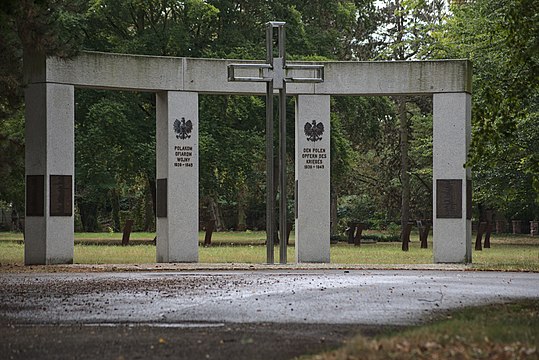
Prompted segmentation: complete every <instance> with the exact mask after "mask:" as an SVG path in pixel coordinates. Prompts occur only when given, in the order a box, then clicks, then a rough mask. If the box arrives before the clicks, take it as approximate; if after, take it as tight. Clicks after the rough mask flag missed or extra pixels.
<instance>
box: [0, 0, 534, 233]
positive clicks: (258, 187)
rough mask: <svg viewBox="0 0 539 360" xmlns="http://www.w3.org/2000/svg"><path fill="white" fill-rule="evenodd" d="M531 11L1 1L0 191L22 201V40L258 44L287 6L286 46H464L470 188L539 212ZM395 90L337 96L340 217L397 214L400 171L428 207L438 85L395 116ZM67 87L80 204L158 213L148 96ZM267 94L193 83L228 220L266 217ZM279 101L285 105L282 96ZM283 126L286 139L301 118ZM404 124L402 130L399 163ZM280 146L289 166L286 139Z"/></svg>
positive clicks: (393, 1)
mask: <svg viewBox="0 0 539 360" xmlns="http://www.w3.org/2000/svg"><path fill="white" fill-rule="evenodd" d="M538 14H539V9H538V3H537V1H533V0H511V1H508V0H494V1H487V0H476V1H473V2H458V3H456V2H455V3H453V5H452V7H451V12H450V11H449V9H448V8H447V6H446V4H445V2H444V1H441V0H387V1H385V0H384V1H381V2H380V1H379V2H374V1H372V0H355V1H351V0H337V1H325V0H314V1H313V0H300V1H289V0H275V1H271V2H267V1H245V0H243V1H232V0H185V1H180V0H148V1H141V0H74V1H73V0H70V1H67V0H39V1H37V0H21V1H16V2H14V1H11V2H10V1H4V2H2V3H1V5H0V160H1V161H0V176H1V177H2V181H1V182H0V200H3V201H5V202H7V203H13V204H15V205H16V207H17V208H21V207H22V206H23V205H24V204H23V203H24V193H23V179H24V169H23V165H24V160H23V159H24V156H23V155H24V136H23V128H24V124H23V109H22V85H21V84H22V58H23V55H25V56H31V55H32V54H33V53H35V52H37V53H44V54H50V55H57V56H62V57H68V56H72V55H73V54H76V52H77V51H78V50H79V49H80V48H83V49H86V50H95V51H107V52H119V53H133V54H150V55H164V56H192V57H219V58H242V59H262V58H265V23H266V22H267V21H270V20H283V21H286V22H287V56H288V57H289V59H295V60H312V61H319V60H370V59H398V60H406V59H427V58H432V57H434V58H442V57H444V58H447V57H449V58H470V59H471V60H472V61H473V63H474V78H473V82H474V83H473V86H474V96H473V101H474V104H473V143H472V151H471V157H470V162H469V164H470V165H471V166H473V170H474V172H473V173H474V184H475V185H474V187H475V192H474V200H475V201H477V202H480V203H482V204H483V205H484V206H485V207H492V208H495V209H497V210H498V212H499V213H501V214H503V215H504V216H505V217H508V218H509V217H520V218H523V219H524V218H530V219H531V218H538V217H539V204H538V203H539V169H538V167H539V155H538V154H539V150H538V145H537V144H538V143H539V142H538V138H537V135H536V133H537V132H536V131H531V130H530V129H535V128H537V127H538V125H539V124H538V121H539V120H538V115H537V111H538V105H537V104H538V99H539V91H538V88H537V86H538V84H539V79H538V74H539V71H538V67H539V60H538V56H539V55H538V54H539V40H538V39H539V37H538V36H539V35H538V34H539V29H538V27H539V20H538V16H539V15H538ZM394 100H395V99H390V98H380V97H361V98H360V97H334V98H332V99H331V107H332V114H331V128H332V132H331V186H332V195H333V196H337V197H342V201H341V203H340V208H341V210H342V209H347V210H346V211H345V212H347V215H346V217H344V218H342V219H347V218H350V219H352V218H353V217H361V218H366V219H367V220H370V222H371V224H372V226H380V227H384V226H387V224H389V223H391V222H395V221H396V220H397V219H398V217H399V212H400V207H401V192H402V189H403V187H404V185H403V184H404V183H405V181H403V177H404V175H408V176H409V187H410V217H411V218H428V217H430V214H431V211H432V209H431V207H432V199H431V196H432V189H431V187H432V167H431V161H432V140H431V139H432V118H431V115H430V113H431V100H430V99H424V98H415V97H414V98H412V97H408V98H406V99H405V101H406V107H405V108H402V109H404V113H405V116H406V118H405V119H404V120H405V121H401V122H399V115H400V114H399V113H398V110H399V107H397V106H395V104H394ZM76 103H77V105H76V206H77V209H76V211H77V214H80V219H81V223H82V226H83V228H85V229H92V230H97V229H99V227H100V226H101V225H102V226H110V227H112V228H116V229H118V228H119V227H121V224H123V222H124V220H125V219H126V218H129V217H131V218H135V220H136V221H135V228H137V229H146V230H150V229H152V227H153V207H154V200H155V199H154V191H155V99H154V96H153V95H151V94H139V93H127V92H124V93H112V92H102V91H93V90H77V92H76ZM264 106H265V104H264V99H263V98H261V97H253V96H245V97H239V96H227V97H224V96H207V95H201V96H200V134H199V135H200V149H199V150H200V184H201V190H200V191H201V194H200V195H201V196H200V198H201V201H202V202H203V203H206V202H207V203H208V204H216V208H215V207H214V208H213V210H212V211H213V212H215V213H216V214H217V215H219V214H218V213H219V211H220V210H223V211H224V212H226V214H224V215H223V217H226V218H227V220H226V221H224V222H225V223H226V224H224V225H223V227H233V226H235V225H236V223H238V222H239V221H240V220H239V219H240V218H246V221H247V223H248V224H249V225H250V226H257V227H260V226H262V227H263V223H264V220H263V219H264V209H263V208H264V202H265V198H264V193H265V176H264V159H265V152H264V148H265V137H264V132H265V113H264ZM402 109H401V110H402ZM287 116H288V119H293V118H294V111H293V102H292V101H291V99H290V101H289V102H288V107H287ZM403 125H404V127H403ZM276 126H277V125H276ZM287 126H288V129H287V130H288V136H289V138H288V139H287V141H288V144H292V143H293V136H294V130H293V127H294V122H293V121H291V120H290V121H289V122H288V124H287ZM399 127H400V128H399ZM402 131H406V133H407V134H408V136H409V140H408V141H409V150H408V151H407V153H408V156H407V157H406V159H407V160H408V162H409V167H408V168H407V169H405V170H404V171H403V170H402V169H401V162H402V158H401V152H404V151H403V150H402V148H401V142H400V135H401V133H402ZM275 145H276V144H275ZM288 151H289V152H288V163H287V169H288V172H289V174H291V173H292V171H293V170H292V169H293V159H294V151H293V148H292V146H289V147H288ZM289 179H290V184H289V188H290V189H289V193H291V192H292V191H291V189H292V188H293V177H292V176H289ZM350 199H355V200H354V201H356V202H357V203H354V202H352V203H351V202H350ZM208 206H209V205H208ZM209 207H210V206H209ZM291 208H292V207H291ZM216 214H213V215H216ZM343 214H344V213H343V211H341V215H343ZM343 216H344V215H343ZM242 221H243V220H242ZM342 221H346V220H342Z"/></svg>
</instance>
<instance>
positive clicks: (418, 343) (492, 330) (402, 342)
mask: <svg viewBox="0 0 539 360" xmlns="http://www.w3.org/2000/svg"><path fill="white" fill-rule="evenodd" d="M538 349H539V299H535V300H528V301H524V302H519V303H515V304H502V305H489V306H488V307H480V308H466V309H462V310H459V311H456V312H454V313H452V314H451V315H448V316H446V319H444V320H441V321H437V322H435V323H432V324H428V325H423V326H419V327H414V328H410V329H407V330H404V331H397V332H392V333H386V334H383V335H381V336H378V337H376V338H374V339H373V338H366V337H363V336H358V337H356V338H354V339H353V340H352V341H350V342H349V343H348V344H347V345H346V346H345V347H342V348H340V349H337V350H335V351H331V352H327V353H323V354H318V355H314V356H303V357H301V359H304V360H307V359H311V360H341V359H343V360H344V359H346V360H355V359H366V360H376V359H537V358H539V352H538Z"/></svg>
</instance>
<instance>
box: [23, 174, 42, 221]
mask: <svg viewBox="0 0 539 360" xmlns="http://www.w3.org/2000/svg"><path fill="white" fill-rule="evenodd" d="M26 216H45V176H43V175H27V176H26Z"/></svg>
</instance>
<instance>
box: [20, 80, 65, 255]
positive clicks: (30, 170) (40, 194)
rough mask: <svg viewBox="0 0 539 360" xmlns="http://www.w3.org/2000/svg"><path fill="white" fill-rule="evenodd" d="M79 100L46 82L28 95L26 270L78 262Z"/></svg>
mask: <svg viewBox="0 0 539 360" xmlns="http://www.w3.org/2000/svg"><path fill="white" fill-rule="evenodd" d="M74 95H75V90H74V87H73V86H71V85H61V84H53V83H45V82H44V83H35V84H29V85H28V86H27V88H26V90H25V103H26V112H25V117H26V129H25V144H26V145H25V146H26V150H25V151H26V153H25V169H26V219H25V225H24V228H25V240H24V263H25V264H26V265H34V264H41V265H43V264H68V263H72V262H73V233H74V221H73V220H74V217H73V189H74V178H73V173H74V168H75V160H74V159H75V155H74V154H75V146H74V138H75V136H74V113H75V111H74V103H75V101H74Z"/></svg>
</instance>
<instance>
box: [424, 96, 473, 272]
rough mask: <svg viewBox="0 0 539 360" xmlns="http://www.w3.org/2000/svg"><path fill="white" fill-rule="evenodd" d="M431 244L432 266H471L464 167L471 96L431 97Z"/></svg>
mask: <svg viewBox="0 0 539 360" xmlns="http://www.w3.org/2000/svg"><path fill="white" fill-rule="evenodd" d="M433 97H434V99H433V118H434V120H433V122H434V124H433V189H434V191H433V212H434V215H433V241H434V245H433V248H434V262H435V263H470V262H471V261H472V241H471V229H472V224H471V210H472V209H471V195H472V188H471V180H470V179H471V173H470V169H469V168H465V167H464V166H465V163H466V161H467V154H468V149H469V145H470V141H471V95H470V94H468V93H442V94H434V96H433Z"/></svg>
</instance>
